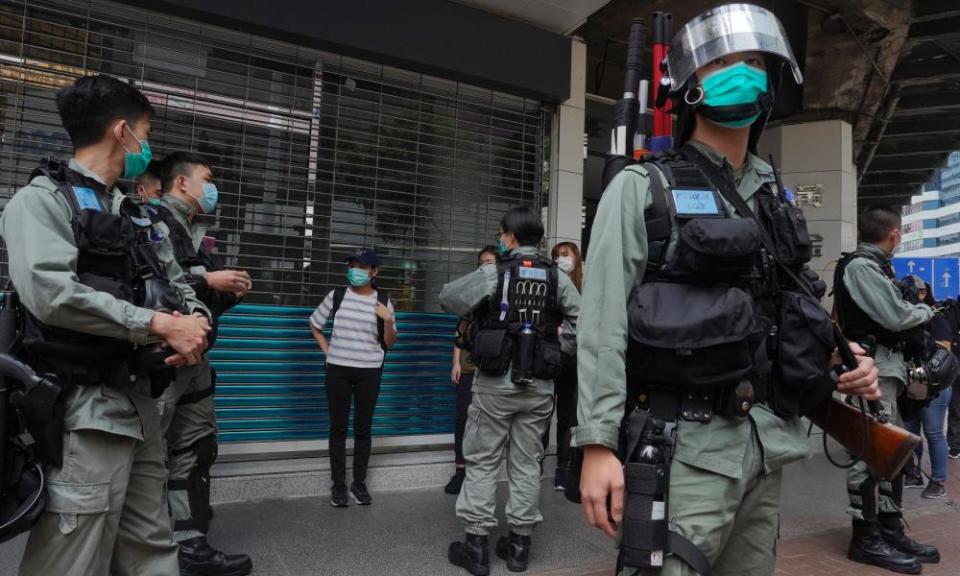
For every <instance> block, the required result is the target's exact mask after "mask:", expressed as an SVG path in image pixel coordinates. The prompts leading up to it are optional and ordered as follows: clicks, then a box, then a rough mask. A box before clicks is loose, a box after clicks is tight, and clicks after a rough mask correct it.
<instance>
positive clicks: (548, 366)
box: [533, 337, 564, 380]
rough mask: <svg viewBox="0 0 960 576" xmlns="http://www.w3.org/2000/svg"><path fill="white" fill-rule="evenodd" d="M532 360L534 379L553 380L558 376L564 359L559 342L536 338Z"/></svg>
mask: <svg viewBox="0 0 960 576" xmlns="http://www.w3.org/2000/svg"><path fill="white" fill-rule="evenodd" d="M533 358H534V360H533V375H534V376H535V377H536V378H540V379H542V380H553V379H554V378H556V377H557V376H559V375H560V370H561V369H562V368H563V361H564V359H563V354H562V353H561V351H560V342H559V341H557V340H547V339H545V338H542V337H541V338H538V339H537V347H536V353H535V355H534V357H533Z"/></svg>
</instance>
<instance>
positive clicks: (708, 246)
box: [666, 218, 761, 278]
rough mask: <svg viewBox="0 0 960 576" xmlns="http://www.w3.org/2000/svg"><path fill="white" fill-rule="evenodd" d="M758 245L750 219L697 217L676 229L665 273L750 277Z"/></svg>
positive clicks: (753, 223)
mask: <svg viewBox="0 0 960 576" xmlns="http://www.w3.org/2000/svg"><path fill="white" fill-rule="evenodd" d="M760 246H761V244H760V228H759V227H758V226H757V223H756V222H755V221H754V220H753V219H752V218H697V219H694V220H691V221H689V222H687V223H686V224H685V225H684V226H683V227H682V228H681V229H680V234H679V238H678V242H677V247H676V253H675V254H674V258H673V259H672V260H671V261H670V263H669V265H668V267H667V269H666V271H667V272H668V273H673V274H678V275H681V276H693V277H696V278H703V277H709V278H718V277H719V278H743V277H746V276H749V275H750V273H751V271H752V269H753V264H754V260H755V257H756V255H757V253H758V252H759V251H760Z"/></svg>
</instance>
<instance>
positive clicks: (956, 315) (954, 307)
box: [940, 298, 960, 357]
mask: <svg viewBox="0 0 960 576" xmlns="http://www.w3.org/2000/svg"><path fill="white" fill-rule="evenodd" d="M940 306H941V311H940V315H941V316H943V318H944V319H945V320H946V321H947V323H948V324H950V344H951V346H950V349H951V350H952V351H953V353H954V355H955V356H957V357H960V349H958V347H960V302H957V301H956V300H954V299H953V298H949V299H947V300H944V301H943V302H941V303H940Z"/></svg>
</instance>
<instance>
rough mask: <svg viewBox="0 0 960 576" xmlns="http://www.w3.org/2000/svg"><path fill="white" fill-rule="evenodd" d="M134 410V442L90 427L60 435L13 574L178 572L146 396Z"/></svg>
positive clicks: (154, 418) (156, 428)
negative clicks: (37, 513) (138, 434)
mask: <svg viewBox="0 0 960 576" xmlns="http://www.w3.org/2000/svg"><path fill="white" fill-rule="evenodd" d="M116 394H122V393H120V392H117V393H116ZM137 414H138V415H139V418H140V422H141V425H142V430H143V440H142V441H141V440H137V439H135V438H132V437H130V436H122V435H119V434H111V433H109V432H106V431H103V430H95V429H77V430H70V431H67V432H66V433H65V434H64V445H63V465H62V467H60V468H51V467H48V468H47V480H48V492H47V494H48V498H49V502H48V504H47V509H46V511H45V512H44V513H43V514H42V515H41V517H40V519H39V521H38V522H37V524H36V525H35V526H34V527H33V529H32V530H31V531H30V537H29V539H28V540H27V547H26V550H25V551H24V554H23V560H22V561H21V564H20V574H21V576H53V575H57V576H108V575H112V576H141V575H145V574H150V575H151V576H178V575H179V574H180V566H179V564H178V563H177V546H176V544H175V543H174V541H173V538H172V534H171V530H170V519H169V516H168V515H167V509H166V505H165V503H164V501H163V485H164V482H165V481H166V477H167V473H166V469H165V468H164V466H163V445H162V442H161V438H160V419H159V415H158V414H157V413H156V410H155V405H154V404H153V403H152V402H150V401H147V399H144V401H142V402H137Z"/></svg>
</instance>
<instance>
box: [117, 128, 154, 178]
mask: <svg viewBox="0 0 960 576" xmlns="http://www.w3.org/2000/svg"><path fill="white" fill-rule="evenodd" d="M127 130H130V135H131V136H133V139H134V140H136V141H137V143H138V144H140V152H139V153H133V152H130V150H129V149H128V148H127V147H126V146H123V142H121V143H120V145H121V146H123V149H124V150H126V151H127V155H126V156H125V157H124V160H123V177H124V178H136V177H138V176H140V175H141V174H143V173H144V172H146V171H147V164H150V160H152V159H153V152H151V151H150V144H148V143H147V141H146V140H141V139H139V138H137V135H136V134H134V133H133V130H131V129H130V126H129V125H128V126H127Z"/></svg>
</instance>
